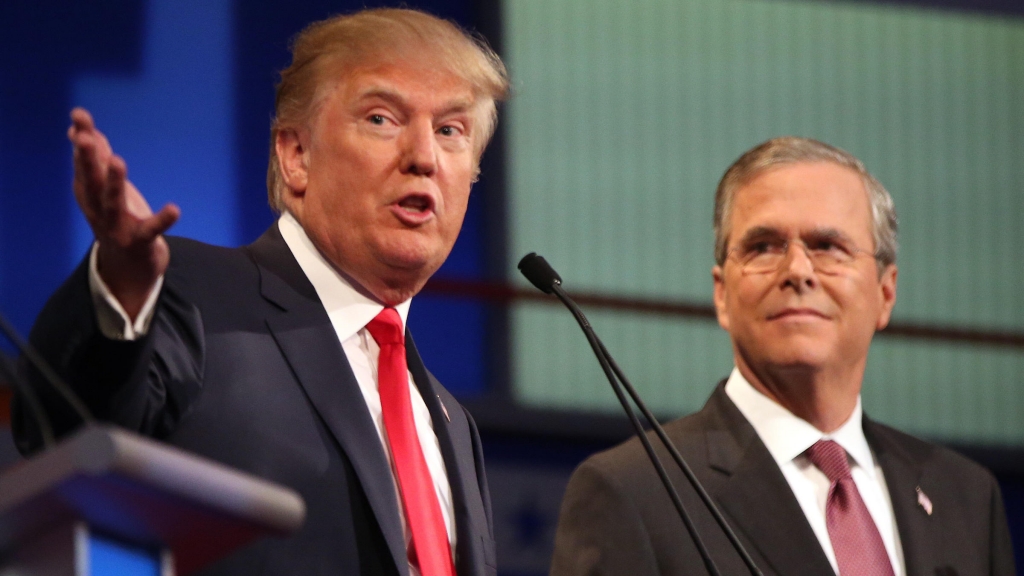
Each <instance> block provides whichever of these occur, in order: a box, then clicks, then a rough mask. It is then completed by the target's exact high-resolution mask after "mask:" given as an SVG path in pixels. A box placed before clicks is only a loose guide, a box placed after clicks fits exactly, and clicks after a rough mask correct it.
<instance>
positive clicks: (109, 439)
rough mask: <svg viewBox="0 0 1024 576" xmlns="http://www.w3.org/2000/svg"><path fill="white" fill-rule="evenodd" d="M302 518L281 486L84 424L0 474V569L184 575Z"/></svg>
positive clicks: (65, 574) (283, 531)
mask: <svg viewBox="0 0 1024 576" xmlns="http://www.w3.org/2000/svg"><path fill="white" fill-rule="evenodd" d="M304 518H305V504H304V502H303V501H302V498H301V497H299V495H298V494H297V493H295V492H294V491H292V490H290V489H287V488H283V487H281V486H278V485H275V484H272V483H270V482H267V481H265V480H261V479H259V478H256V477H254V476H251V475H248V474H244V473H242V472H238V471H236V470H233V469H231V468H229V467H227V466H224V465H223V464H219V463H216V462H212V461H210V460H207V459H205V458H201V457H199V456H196V455H193V454H190V453H188V452H185V451H183V450H180V449H177V448H174V447H171V446H167V445H165V444H161V443H158V442H155V441H153V440H150V439H147V438H142V437H140V436H138V435H136V434H132V433H130V432H127V431H125V430H120V429H117V428H114V427H110V426H90V427H88V428H85V429H83V430H82V431H80V432H78V433H77V434H75V435H74V436H72V437H70V438H68V439H65V440H64V441H62V442H60V443H59V444H58V445H57V446H55V447H53V448H51V449H49V450H47V451H45V452H42V453H40V454H38V455H36V456H34V457H33V458H31V459H29V460H26V461H23V462H19V463H18V464H15V465H14V466H13V467H11V468H10V469H8V470H6V471H5V472H4V473H3V474H2V475H0V576H44V575H45V576H107V575H112V574H117V575H119V576H136V575H138V576H142V575H145V576H176V575H178V576H187V575H188V574H191V573H193V572H195V571H197V570H199V569H200V568H202V567H204V566H206V565H207V564H209V563H211V562H213V561H215V560H217V559H219V558H221V557H223V556H226V555H227V554H229V553H230V552H231V551H233V550H235V549H236V548H238V547H240V546H243V545H245V544H247V543H249V542H251V541H252V540H254V539H256V538H258V537H261V536H265V535H271V536H275V535H276V536H283V535H287V534H289V533H291V532H294V531H295V530H297V529H298V528H299V526H301V524H302V522H303V520H304Z"/></svg>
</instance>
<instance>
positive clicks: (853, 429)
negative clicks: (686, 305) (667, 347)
mask: <svg viewBox="0 0 1024 576" xmlns="http://www.w3.org/2000/svg"><path fill="white" fill-rule="evenodd" d="M714 231H715V261H716V264H715V266H714V268H713V269H712V277H713V280H714V301H715V308H716V310H717V313H718V322H719V324H720V325H721V326H722V328H724V329H725V330H726V331H728V332H729V335H730V338H731V340H732V345H733V356H734V361H735V368H734V369H733V371H732V374H731V375H730V376H729V378H728V379H727V380H725V381H724V382H722V383H720V384H719V385H718V386H717V388H716V389H715V391H714V393H713V394H712V395H711V398H710V400H709V401H708V403H707V404H706V405H705V406H704V408H703V409H702V410H701V411H700V412H698V413H696V414H694V415H692V416H688V417H686V418H683V419H681V420H678V421H676V422H673V423H671V424H669V425H668V426H666V429H667V431H668V434H669V437H670V438H672V440H673V442H675V444H676V446H678V447H679V449H680V451H681V452H682V453H683V455H684V457H685V458H686V459H687V461H688V462H689V464H690V466H691V467H692V468H693V469H694V471H695V472H696V474H697V476H698V477H699V478H700V480H701V482H703V484H704V486H705V488H707V490H708V492H709V493H710V495H711V497H712V498H713V499H714V500H715V501H716V503H717V505H718V506H719V508H720V509H721V510H722V512H723V514H724V515H725V517H726V519H727V520H728V521H729V523H730V524H731V525H732V527H733V529H734V530H735V531H736V533H737V535H738V536H739V538H740V540H741V541H742V542H743V544H744V546H746V547H747V550H748V551H749V552H750V553H751V555H752V557H753V559H754V561H755V562H756V563H757V565H758V567H759V568H760V570H761V571H762V572H763V573H764V574H766V575H767V574H780V575H782V574H784V575H787V576H794V575H802V574H806V575H821V574H829V573H835V574H840V575H841V576H852V575H857V574H864V575H877V576H902V575H912V574H913V575H918V574H919V575H924V574H928V575H935V574H944V575H953V574H960V575H966V574H993V575H995V574H999V575H1007V576H1009V575H1012V574H1014V566H1013V556H1012V548H1011V543H1010V537H1009V533H1008V529H1007V526H1006V519H1005V515H1004V510H1003V504H1002V498H1001V496H1000V493H999V488H998V485H997V484H996V482H995V479H994V478H993V477H992V476H991V474H989V473H988V472H987V471H986V470H984V469H982V468H981V467H979V466H977V465H976V464H974V463H972V462H970V461H968V460H966V459H965V458H963V457H961V456H959V455H957V454H955V453H953V452H950V451H948V450H945V449H943V448H940V447H937V446H934V445H931V444H927V443H925V442H922V441H920V440H917V439H915V438H912V437H910V436H907V435H905V434H902V433H900V432H898V431H896V430H893V429H891V428H889V427H886V426H883V425H881V424H878V423H875V422H873V421H871V420H870V419H868V418H867V417H866V416H864V415H863V414H862V412H861V401H860V389H861V385H862V382H863V377H864V369H865V366H866V365H867V357H868V349H869V347H870V344H871V339H872V337H873V336H874V333H875V331H877V330H881V329H882V328H885V326H886V325H887V324H888V322H889V317H890V314H891V313H892V308H893V305H894V304H895V302H896V276H897V269H896V247H897V244H896V214H895V210H894V207H893V202H892V198H891V197H890V196H889V193H888V192H887V191H886V190H885V188H884V187H883V186H882V185H881V184H880V183H879V182H878V181H877V180H876V179H875V178H874V177H872V176H871V175H870V174H869V173H868V172H867V170H866V169H865V168H864V166H863V164H862V163H861V162H860V161H859V160H857V159H856V158H854V157H853V156H852V155H850V154H848V153H847V152H844V151H842V150H839V149H837V148H834V147H832V146H829V145H827V144H824V143H822V142H818V141H816V140H810V139H806V138H793V137H786V138H776V139H773V140H769V141H768V142H765V143H763V144H761V145H759V146H757V147H755V148H753V149H752V150H750V151H748V152H746V153H745V154H743V155H742V156H741V157H740V158H739V159H738V160H737V161H736V162H735V163H734V164H733V165H732V166H731V167H730V168H729V169H728V170H727V171H726V173H725V175H724V176H723V177H722V180H721V182H720V183H719V186H718V190H717V192H716V195H715V221H714ZM655 442H656V441H655ZM662 454H665V452H664V451H662ZM662 457H663V459H665V460H666V461H668V459H667V458H666V457H665V456H662ZM670 476H671V477H672V479H673V483H674V484H675V485H676V486H677V487H678V489H679V491H680V493H681V496H682V498H683V500H684V503H685V504H686V505H687V509H688V510H690V511H691V515H692V516H693V518H694V521H695V524H696V526H697V528H698V530H699V532H700V534H701V535H702V537H703V540H704V543H705V545H706V547H707V549H708V550H709V551H710V554H711V556H712V558H713V559H714V561H715V563H716V565H717V567H718V569H719V571H720V572H721V573H722V574H746V573H748V572H747V570H746V568H745V567H744V565H743V564H742V562H741V561H740V558H739V556H738V555H737V554H736V553H735V552H734V551H733V550H732V549H731V547H730V546H729V543H728V541H727V540H726V538H725V536H724V535H723V534H722V532H721V530H720V529H719V528H718V527H717V526H716V525H715V524H714V521H713V520H712V518H711V516H710V514H708V513H707V511H706V510H704V509H703V506H702V505H701V504H700V502H699V500H698V499H697V497H696V495H695V494H694V493H693V491H692V490H689V489H687V488H685V486H686V484H687V483H686V480H685V478H684V477H683V475H682V474H681V473H680V472H679V471H678V470H674V469H673V470H670ZM555 547H556V550H555V555H554V560H553V564H552V574H554V575H558V576H562V575H570V574H627V573H628V574H640V575H643V574H704V573H706V572H704V571H703V570H704V564H703V562H702V560H701V558H700V556H699V555H698V552H697V548H696V546H695V544H694V542H693V541H692V540H691V539H690V538H689V537H687V531H686V529H685V527H684V525H683V523H682V521H681V520H680V519H679V518H678V517H677V516H676V513H675V509H674V507H673V506H671V504H670V501H669V499H668V496H667V494H666V493H665V491H664V489H663V488H662V487H661V485H660V481H659V479H658V477H657V476H656V474H655V473H654V470H653V468H652V467H651V466H650V464H649V463H648V462H647V461H646V454H645V453H644V452H643V450H642V449H641V447H640V444H639V442H637V441H635V440H634V441H630V442H627V443H625V444H623V445H621V446H619V447H616V448H613V449H612V450H610V451H608V452H604V453H602V454H598V455H596V456H594V457H592V458H590V459H589V460H587V461H586V462H584V463H583V464H582V465H581V466H580V468H579V469H577V470H576V472H575V473H574V474H573V478H572V480H571V481H570V484H569V487H568V489H567V491H566V495H565V500H564V502H563V505H562V512H561V519H560V522H559V527H558V535H557V538H556V544H555Z"/></svg>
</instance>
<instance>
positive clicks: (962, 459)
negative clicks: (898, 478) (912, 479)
mask: <svg viewBox="0 0 1024 576" xmlns="http://www.w3.org/2000/svg"><path fill="white" fill-rule="evenodd" d="M864 432H865V436H867V438H868V442H869V443H870V444H871V445H872V448H873V449H874V450H875V451H876V452H877V451H879V450H894V451H896V452H898V453H899V455H900V457H902V458H906V459H910V460H911V461H913V462H914V463H915V464H916V465H917V466H920V467H921V468H922V469H924V470H932V471H940V472H942V473H943V474H955V475H956V476H958V477H960V478H975V479H977V480H978V481H982V482H990V481H994V476H993V475H992V473H991V472H990V471H989V470H988V469H987V468H985V467H984V466H982V465H981V464H978V463H977V462H975V461H974V460H971V459H970V458H967V457H966V456H964V455H962V454H960V453H959V452H957V451H955V450H953V449H951V448H947V447H945V446H941V445H939V444H935V443H933V442H929V441H926V440H922V439H920V438H918V437H916V436H912V435H910V434H907V433H906V432H901V431H900V430H897V429H895V428H893V427H891V426H886V425H885V424H879V423H878V422H874V421H872V420H869V419H867V418H865V420H864Z"/></svg>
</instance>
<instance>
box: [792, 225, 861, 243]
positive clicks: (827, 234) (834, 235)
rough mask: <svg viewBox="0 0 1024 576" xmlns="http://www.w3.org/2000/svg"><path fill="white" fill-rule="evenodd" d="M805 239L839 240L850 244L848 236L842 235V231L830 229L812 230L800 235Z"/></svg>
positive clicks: (850, 240)
mask: <svg viewBox="0 0 1024 576" xmlns="http://www.w3.org/2000/svg"><path fill="white" fill-rule="evenodd" d="M801 236H803V237H805V238H814V239H815V240H840V241H843V242H852V239H851V238H850V236H849V235H847V234H846V233H844V232H843V231H842V230H839V229H837V228H831V227H822V228H814V229H812V230H811V231H809V232H807V233H805V234H801Z"/></svg>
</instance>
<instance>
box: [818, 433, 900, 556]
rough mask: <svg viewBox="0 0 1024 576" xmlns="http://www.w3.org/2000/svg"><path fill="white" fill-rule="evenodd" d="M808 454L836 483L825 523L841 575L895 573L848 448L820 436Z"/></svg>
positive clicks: (829, 500) (831, 480) (828, 504)
mask: <svg viewBox="0 0 1024 576" xmlns="http://www.w3.org/2000/svg"><path fill="white" fill-rule="evenodd" d="M806 454H807V457H808V458H810V460H811V462H812V463H813V464H814V465H815V466H817V467H818V469H819V470H821V471H822V472H824V473H825V476H828V479H829V481H830V482H831V483H832V485H831V486H829V488H828V500H827V501H826V504H825V523H826V524H827V525H828V536H829V539H830V540H832V549H833V550H835V553H836V563H837V564H839V576H892V575H893V571H892V564H891V563H890V562H889V554H888V553H887V552H886V551H885V544H884V543H882V536H881V534H879V533H878V527H877V526H875V521H874V520H873V519H872V518H871V513H870V512H868V508H867V506H865V505H864V500H863V499H861V497H860V492H859V491H857V485H856V484H855V483H854V481H853V476H851V475H850V465H849V463H847V461H846V450H844V449H843V447H842V446H840V445H839V444H837V443H835V442H833V441H832V440H819V441H817V442H815V443H814V445H813V446H811V447H810V448H808V449H807V452H806Z"/></svg>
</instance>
